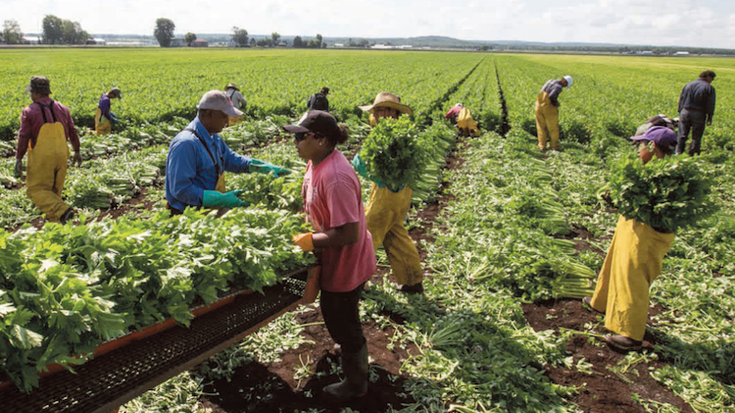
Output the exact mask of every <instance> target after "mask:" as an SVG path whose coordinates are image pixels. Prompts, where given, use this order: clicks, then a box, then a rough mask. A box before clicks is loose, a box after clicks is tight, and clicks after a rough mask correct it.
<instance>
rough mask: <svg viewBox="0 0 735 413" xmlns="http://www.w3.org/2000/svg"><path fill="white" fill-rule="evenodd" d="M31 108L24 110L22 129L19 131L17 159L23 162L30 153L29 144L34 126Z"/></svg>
mask: <svg viewBox="0 0 735 413" xmlns="http://www.w3.org/2000/svg"><path fill="white" fill-rule="evenodd" d="M30 112H31V107H30V106H29V107H27V108H25V109H23V112H21V115H20V129H19V130H18V146H17V147H16V148H15V159H20V160H23V157H24V156H26V152H27V151H28V143H29V142H30V141H31V134H32V133H33V132H32V130H33V126H32V125H31V120H30V117H29V115H30Z"/></svg>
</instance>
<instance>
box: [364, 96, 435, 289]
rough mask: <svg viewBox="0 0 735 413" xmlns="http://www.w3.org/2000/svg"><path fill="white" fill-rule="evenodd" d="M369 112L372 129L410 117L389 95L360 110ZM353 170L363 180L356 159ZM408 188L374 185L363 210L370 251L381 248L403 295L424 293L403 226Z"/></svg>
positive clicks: (408, 204) (407, 109)
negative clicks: (386, 121)
mask: <svg viewBox="0 0 735 413" xmlns="http://www.w3.org/2000/svg"><path fill="white" fill-rule="evenodd" d="M360 109H362V110H363V111H366V112H370V125H371V126H373V127H375V126H376V125H377V124H378V122H380V119H382V118H394V119H397V118H398V116H400V115H401V114H404V113H405V114H408V115H410V114H412V113H413V111H412V110H411V108H410V107H408V106H407V105H404V104H402V103H401V99H400V98H399V97H398V96H396V95H394V94H392V93H385V92H384V93H379V94H378V95H377V96H376V97H375V101H374V102H373V104H372V105H368V106H360ZM352 164H353V166H354V167H355V169H357V171H358V172H360V173H361V175H363V176H366V172H365V165H364V163H362V159H360V157H359V155H357V156H355V159H353V162H352ZM412 193H413V191H412V190H411V188H409V187H403V188H388V187H386V186H385V185H379V184H377V183H375V182H373V184H372V186H371V187H370V200H369V201H368V206H367V208H366V210H365V218H366V223H367V227H368V231H370V234H371V235H372V236H373V247H374V248H375V249H376V250H377V249H378V247H379V246H380V244H383V249H385V253H386V254H387V255H388V261H389V262H390V267H391V270H392V271H393V276H394V277H396V282H397V283H398V284H399V286H398V290H399V291H401V292H404V293H409V294H413V293H419V294H420V293H423V292H424V286H423V280H424V272H423V269H422V267H421V259H420V258H419V253H418V250H417V249H416V245H414V243H413V240H412V239H411V237H410V236H409V235H408V231H407V230H406V228H405V227H404V226H403V223H404V221H405V219H406V215H407V214H408V210H409V209H410V208H411V194H412Z"/></svg>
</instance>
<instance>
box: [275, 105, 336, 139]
mask: <svg viewBox="0 0 735 413" xmlns="http://www.w3.org/2000/svg"><path fill="white" fill-rule="evenodd" d="M283 129H284V130H286V132H290V133H306V132H314V133H318V134H319V135H322V136H324V137H329V136H339V135H340V133H341V132H340V130H339V126H337V119H335V118H334V116H332V115H330V114H329V112H324V111H321V110H310V111H308V112H306V113H305V114H304V116H302V117H301V119H299V123H298V125H286V126H284V127H283Z"/></svg>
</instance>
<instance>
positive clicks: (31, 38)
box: [20, 36, 41, 44]
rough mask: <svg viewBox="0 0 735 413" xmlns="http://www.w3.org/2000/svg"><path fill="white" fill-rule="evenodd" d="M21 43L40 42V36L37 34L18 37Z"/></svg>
mask: <svg viewBox="0 0 735 413" xmlns="http://www.w3.org/2000/svg"><path fill="white" fill-rule="evenodd" d="M20 42H21V43H22V44H41V38H40V37H38V36H23V37H21V38H20Z"/></svg>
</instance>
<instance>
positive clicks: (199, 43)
mask: <svg viewBox="0 0 735 413" xmlns="http://www.w3.org/2000/svg"><path fill="white" fill-rule="evenodd" d="M191 47H209V42H208V41H206V40H204V39H196V40H194V41H193V42H191Z"/></svg>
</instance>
